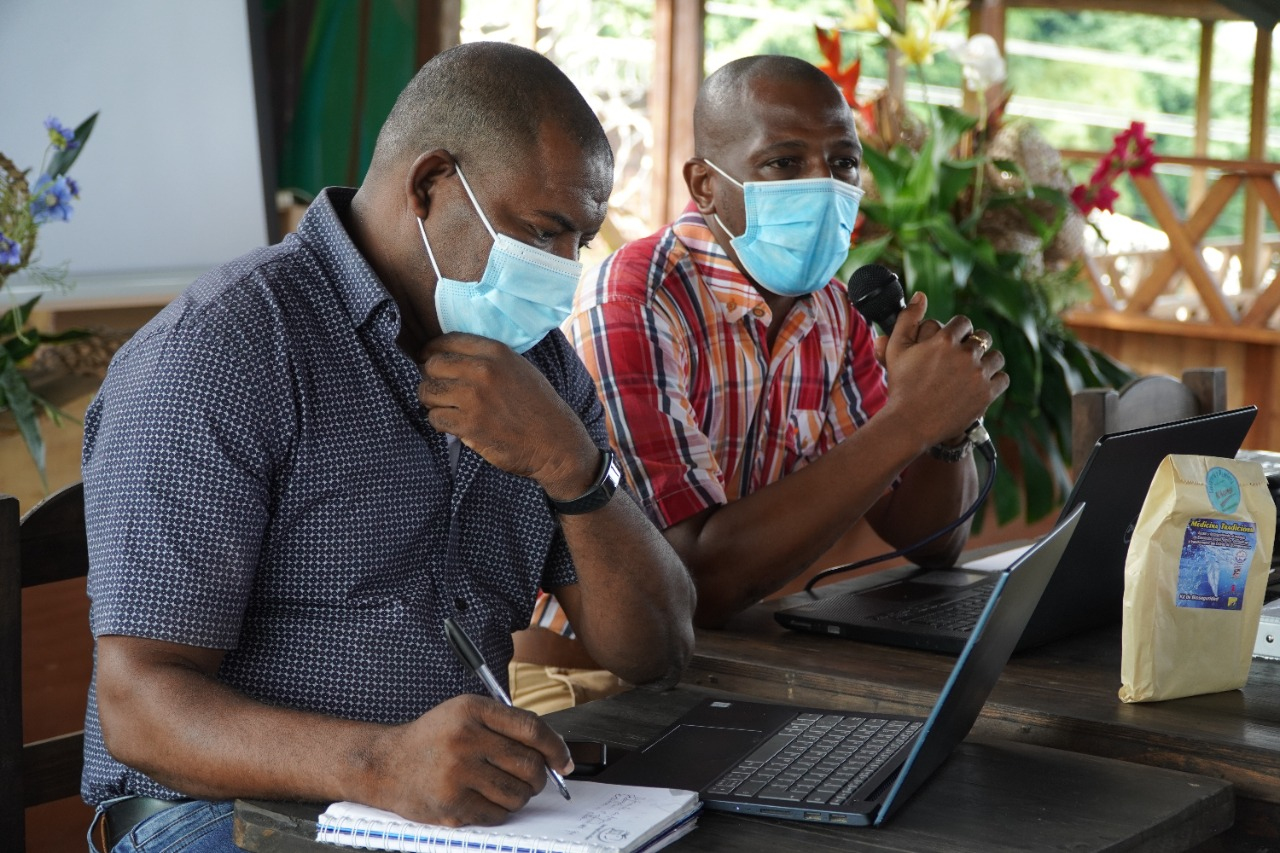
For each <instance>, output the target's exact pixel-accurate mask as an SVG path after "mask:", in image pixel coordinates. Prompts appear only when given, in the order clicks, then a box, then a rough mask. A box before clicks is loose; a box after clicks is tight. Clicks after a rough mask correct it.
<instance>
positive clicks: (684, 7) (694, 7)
mask: <svg viewBox="0 0 1280 853" xmlns="http://www.w3.org/2000/svg"><path fill="white" fill-rule="evenodd" d="M705 17H706V16H705V11H704V9H703V3H702V0H656V2H655V4H654V9H653V39H654V58H653V86H652V88H650V90H649V116H650V120H651V122H652V124H653V179H652V180H653V193H652V202H651V203H650V207H649V219H650V222H649V226H650V227H651V228H659V227H661V226H662V225H664V224H665V223H667V222H670V221H671V220H673V219H675V218H676V217H677V216H679V215H680V211H682V210H684V206H685V205H686V204H687V203H688V201H689V190H688V188H687V187H685V183H684V163H685V161H686V160H688V159H689V158H690V157H692V156H693V105H694V103H695V102H696V101H697V99H698V87H699V86H700V85H701V84H702V78H703V67H702V65H703V42H704V22H705Z"/></svg>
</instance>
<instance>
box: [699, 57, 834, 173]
mask: <svg viewBox="0 0 1280 853" xmlns="http://www.w3.org/2000/svg"><path fill="white" fill-rule="evenodd" d="M757 82H767V83H772V84H782V85H801V86H812V87H813V88H814V89H815V90H818V91H820V92H822V93H823V94H829V95H830V97H831V98H832V99H833V100H834V101H838V102H839V103H841V104H843V103H844V96H843V95H841V94H840V90H839V88H837V87H836V84H835V83H833V82H832V81H831V78H829V77H828V76H827V75H826V74H823V73H822V72H821V71H819V70H818V69H817V68H816V67H815V66H814V65H813V64H812V63H809V62H805V61H804V60H803V59H796V58H795V57H794V56H774V55H767V56H747V57H743V58H742V59H735V60H733V61H732V62H729V63H727V64H725V65H723V66H721V67H720V68H718V69H717V70H716V71H715V72H714V73H713V74H711V76H709V77H707V79H706V80H704V81H703V82H702V86H701V88H699V89H698V100H697V103H696V104H695V105H694V108H693V144H694V153H695V155H696V156H698V157H705V158H710V159H713V160H714V159H715V158H716V157H717V156H719V155H720V154H721V152H722V151H723V150H724V147H725V145H727V144H728V143H730V142H731V141H733V140H735V139H738V138H740V128H739V127H738V125H739V124H740V123H741V121H742V119H743V117H744V116H745V115H747V114H748V113H749V111H748V110H746V109H744V107H746V105H747V104H748V103H749V102H750V101H751V100H752V98H753V89H754V87H755V84H756V83H757Z"/></svg>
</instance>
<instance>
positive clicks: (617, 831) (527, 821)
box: [316, 779, 700, 853]
mask: <svg viewBox="0 0 1280 853" xmlns="http://www.w3.org/2000/svg"><path fill="white" fill-rule="evenodd" d="M566 785H568V787H569V793H570V794H571V795H572V797H573V799H572V800H565V799H564V798H563V797H561V796H560V794H559V792H558V791H556V790H555V788H554V787H552V786H550V785H548V786H547V787H545V788H543V790H542V792H541V793H539V794H538V795H537V796H535V797H534V798H533V799H531V800H530V801H529V803H528V804H527V805H526V806H525V807H524V808H523V809H521V810H520V811H518V812H516V813H515V814H513V815H511V816H510V817H509V818H508V819H507V822H506V823H504V824H502V825H501V826H466V827H458V828H450V827H442V826H432V825H429V824H420V823H413V822H411V821H408V820H405V819H404V818H402V817H400V816H399V815H396V814H393V813H392V812H387V811H382V810H380V809H374V808H370V807H368V806H362V805H358V804H356V803H334V804H333V805H331V806H330V807H329V808H328V809H327V810H326V811H325V812H324V814H322V815H321V816H320V820H319V824H320V825H319V829H318V831H317V833H316V840H317V841H325V842H328V843H331V844H340V845H343V846H348V847H360V848H365V849H369V850H418V849H423V850H430V849H433V845H434V846H438V847H440V848H441V849H444V846H446V845H452V846H453V849H458V845H459V843H460V842H463V841H466V842H470V843H471V844H479V845H481V846H479V847H470V848H468V849H481V850H513V849H516V847H515V846H514V845H513V843H512V842H514V841H516V840H520V841H533V840H535V839H536V840H538V843H535V844H529V845H528V846H525V845H523V844H522V845H521V846H520V848H519V849H521V850H530V851H547V853H563V851H572V853H630V851H637V850H641V849H645V848H646V845H648V843H649V842H650V841H651V840H653V839H655V838H658V837H659V836H661V835H662V833H664V832H665V831H667V830H668V829H670V828H671V827H673V826H675V825H677V824H679V823H680V822H681V819H682V818H685V817H688V816H690V815H692V814H693V812H695V811H696V810H697V809H698V807H699V806H700V803H699V802H698V796H697V794H696V793H694V792H693V791H680V790H675V789H669V788H641V787H635V786H630V785H608V784H603V783H599V782H589V781H583V780H578V779H570V780H568V781H567V782H566ZM691 828H692V823H691V822H686V824H685V825H684V826H681V827H680V830H681V832H680V834H683V833H684V832H687V831H688V830H689V829H691ZM661 840H662V842H664V843H663V844H661V845H655V846H654V847H652V848H650V849H657V848H658V846H665V842H667V841H669V840H674V839H665V838H664V839H661Z"/></svg>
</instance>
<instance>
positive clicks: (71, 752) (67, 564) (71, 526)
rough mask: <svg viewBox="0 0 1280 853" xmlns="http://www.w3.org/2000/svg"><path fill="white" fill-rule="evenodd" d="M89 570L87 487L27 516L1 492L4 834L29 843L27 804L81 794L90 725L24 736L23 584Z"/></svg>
mask: <svg viewBox="0 0 1280 853" xmlns="http://www.w3.org/2000/svg"><path fill="white" fill-rule="evenodd" d="M88 573H89V550H88V543H87V540H86V538H85V523H84V486H83V485H82V484H80V483H76V484H75V485H72V486H67V487H66V488H64V489H62V490H60V491H58V492H55V493H54V494H52V495H50V496H49V497H47V498H45V499H44V500H43V501H41V502H40V503H39V504H37V505H36V506H35V507H34V508H32V509H31V511H30V512H28V513H27V515H26V517H25V518H23V517H21V516H20V515H19V512H18V499H17V498H14V497H11V496H9V495H0V791H3V792H4V793H3V794H2V795H0V838H4V839H5V844H4V846H5V848H6V849H9V850H23V849H25V844H26V832H25V827H24V820H25V810H26V808H27V807H28V806H34V805H39V804H40V803H47V802H52V801H54V800H60V799H63V798H64V797H71V796H75V795H77V794H79V793H80V771H81V768H82V766H83V762H84V732H83V731H76V732H68V733H66V734H62V735H59V736H57V737H52V738H48V739H47V740H42V741H37V742H34V743H23V735H22V590H23V588H25V587H32V586H37V585H40V584H46V583H53V582H54V581H61V580H67V579H69V578H81V577H85V576H87V575H88Z"/></svg>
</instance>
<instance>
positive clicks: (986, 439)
mask: <svg viewBox="0 0 1280 853" xmlns="http://www.w3.org/2000/svg"><path fill="white" fill-rule="evenodd" d="M965 434H966V435H968V436H969V440H970V441H972V442H973V443H974V444H975V445H976V446H977V448H978V452H980V453H981V454H982V457H983V458H984V459H986V460H987V477H986V480H985V481H984V482H983V484H982V488H981V489H979V490H978V497H977V498H976V499H975V500H974V502H973V503H972V504H970V506H969V508H968V509H966V510H965V511H964V512H963V513H961V514H960V517H959V518H957V519H956V520H955V521H953V522H951V523H950V524H947V525H946V526H944V527H942V528H940V529H938V530H935V531H934V532H933V533H930V534H929V535H928V536H926V537H924V538H923V539H921V540H920V541H919V542H913V543H912V544H910V545H908V546H907V547H905V548H899V549H898V550H896V551H890V552H888V553H887V554H880V555H879V556H876V557H868V558H866V559H865V560H858V561H857V562H855V563H846V564H845V565H843V566H832V567H831V568H829V569H823V570H822V571H820V572H818V573H817V574H816V575H814V576H813V577H811V578H809V582H808V583H806V584H805V585H804V591H805V592H807V593H808V594H809V595H813V594H814V593H813V586H814V584H816V583H817V582H818V581H820V580H824V579H826V578H829V577H833V576H835V575H839V574H844V573H845V572H851V571H853V570H854V569H862V568H866V567H867V566H872V565H875V564H876V563H881V562H884V561H885V560H892V559H894V558H895V557H903V556H906V555H907V554H909V553H911V552H912V551H914V550H916V549H917V548H922V547H923V546H925V545H928V544H929V543H930V542H932V541H933V540H935V539H937V538H938V537H939V536H943V535H945V534H947V533H950V532H951V531H953V530H955V529H956V528H957V527H959V526H960V525H961V524H964V523H965V522H966V521H968V520H969V519H970V518H972V517H973V514H974V513H975V512H977V511H978V508H979V507H981V506H982V504H983V502H984V501H985V500H986V499H987V495H989V494H990V493H991V487H992V486H993V485H994V484H995V481H996V446H995V442H993V441H992V440H991V436H990V435H988V434H987V428H986V427H985V426H983V424H982V421H981V419H979V420H978V422H977V423H975V424H973V426H971V427H969V429H967V430H965ZM815 597H816V596H815Z"/></svg>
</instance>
